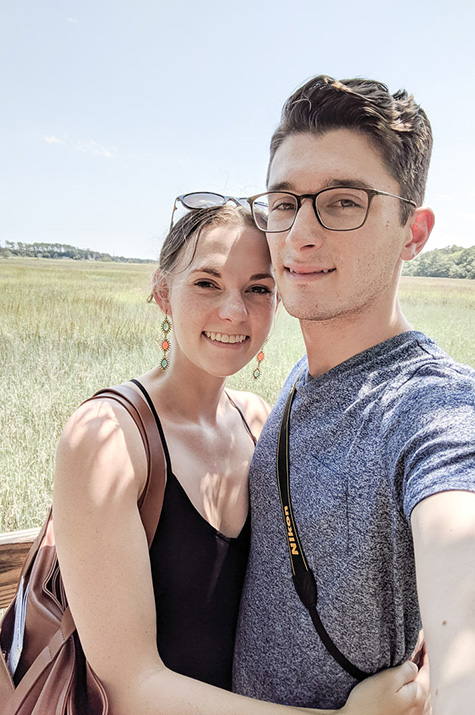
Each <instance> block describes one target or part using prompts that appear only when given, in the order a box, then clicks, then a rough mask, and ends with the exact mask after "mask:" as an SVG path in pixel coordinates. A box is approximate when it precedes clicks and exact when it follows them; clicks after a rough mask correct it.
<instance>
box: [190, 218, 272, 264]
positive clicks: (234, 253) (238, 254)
mask: <svg viewBox="0 0 475 715" xmlns="http://www.w3.org/2000/svg"><path fill="white" fill-rule="evenodd" d="M243 259H247V261H248V262H249V263H250V264H254V263H256V262H258V263H263V264H265V265H269V264H270V255H269V251H268V247H267V241H266V238H265V236H264V234H263V233H262V232H261V231H259V230H258V229H256V228H254V227H251V226H242V225H239V224H237V225H225V226H213V227H211V228H209V229H207V230H204V231H202V232H201V233H200V236H199V239H198V243H197V245H196V250H195V254H194V257H193V260H192V262H191V265H190V268H194V267H195V266H196V264H197V263H202V262H203V261H206V260H209V261H212V262H216V263H221V264H226V263H228V262H230V263H232V262H234V261H236V262H240V261H242V260H243Z"/></svg>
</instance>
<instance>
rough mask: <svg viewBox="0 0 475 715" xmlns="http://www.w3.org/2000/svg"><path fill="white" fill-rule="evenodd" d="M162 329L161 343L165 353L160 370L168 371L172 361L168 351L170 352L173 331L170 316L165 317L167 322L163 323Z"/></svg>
mask: <svg viewBox="0 0 475 715" xmlns="http://www.w3.org/2000/svg"><path fill="white" fill-rule="evenodd" d="M161 328H162V333H163V335H162V340H161V343H160V347H161V349H162V351H163V355H162V359H161V360H160V368H161V369H162V370H166V369H167V367H168V366H169V364H170V359H169V357H168V351H169V350H170V335H169V333H171V329H172V321H171V320H170V318H169V317H168V316H166V317H165V320H164V321H163V322H162V325H161Z"/></svg>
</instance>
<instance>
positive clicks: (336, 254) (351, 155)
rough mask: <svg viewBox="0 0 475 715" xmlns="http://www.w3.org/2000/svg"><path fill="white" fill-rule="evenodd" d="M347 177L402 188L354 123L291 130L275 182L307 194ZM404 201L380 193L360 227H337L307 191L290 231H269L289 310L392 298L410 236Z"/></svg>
mask: <svg viewBox="0 0 475 715" xmlns="http://www.w3.org/2000/svg"><path fill="white" fill-rule="evenodd" d="M340 182H342V183H344V184H346V185H347V186H348V185H350V184H351V183H354V184H355V185H356V186H364V187H368V188H372V189H378V190H380V191H387V192H389V193H392V194H397V195H399V194H400V188H399V185H398V182H397V181H396V180H395V179H394V178H393V177H392V176H391V175H390V174H389V172H388V170H387V169H386V167H385V165H384V162H383V159H382V156H381V154H380V152H379V150H378V149H377V148H376V147H375V146H374V145H373V144H372V143H371V142H370V140H369V139H367V138H366V136H364V135H363V134H361V133H359V132H356V131H353V130H349V129H336V130H333V131H331V132H328V133H327V134H324V135H323V136H316V135H312V134H310V133H301V134H296V135H293V136H289V137H287V138H286V139H285V140H284V141H283V143H282V144H281V145H280V147H279V148H278V150H277V152H276V154H275V156H274V159H273V161H272V165H271V168H270V173H269V186H268V190H269V191H273V190H278V189H282V190H283V189H286V190H288V191H292V192H293V193H296V194H307V193H316V192H317V191H320V190H321V189H324V188H327V187H329V186H335V185H338V184H339V183H340ZM400 208H401V207H400V201H399V200H398V199H395V198H389V197H387V196H375V197H374V198H373V200H372V203H371V206H370V210H369V214H368V217H367V219H366V223H365V224H364V225H363V226H362V227H361V228H358V229H356V230H354V231H348V232H338V231H330V230H328V229H326V228H323V226H321V225H320V223H319V222H318V220H317V217H316V216H315V212H314V209H313V205H312V201H311V199H304V201H303V203H302V206H301V208H300V210H299V212H298V214H297V217H296V219H295V223H294V225H293V226H292V228H291V229H290V231H286V232H285V233H276V234H267V240H268V243H269V248H270V252H271V257H272V263H273V265H274V269H275V274H276V279H277V284H278V288H279V292H280V295H281V297H282V300H283V303H284V305H285V307H286V309H287V310H288V312H289V313H290V314H291V315H293V316H295V317H297V318H299V319H301V320H311V321H321V320H329V319H332V318H337V317H338V318H345V317H348V318H350V319H351V318H352V316H355V314H362V313H363V314H365V313H366V312H367V313H368V315H372V314H374V308H376V312H378V311H379V309H380V308H381V309H382V310H383V311H384V308H385V306H390V305H392V304H393V302H394V296H395V293H396V290H397V282H398V278H399V269H400V265H401V260H400V255H401V251H402V250H403V247H404V245H405V244H406V243H407V241H408V240H410V237H411V228H410V223H411V221H410V220H409V221H408V222H407V224H406V225H405V226H402V225H401V220H400Z"/></svg>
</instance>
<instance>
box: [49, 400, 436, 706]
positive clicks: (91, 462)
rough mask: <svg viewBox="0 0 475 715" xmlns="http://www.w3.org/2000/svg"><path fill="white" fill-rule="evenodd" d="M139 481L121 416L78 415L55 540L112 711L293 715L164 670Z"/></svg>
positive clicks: (110, 412)
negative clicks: (158, 640) (138, 502)
mask: <svg viewBox="0 0 475 715" xmlns="http://www.w3.org/2000/svg"><path fill="white" fill-rule="evenodd" d="M145 475H146V457H145V451H144V448H143V445H142V441H141V438H140V436H139V433H138V430H137V427H136V425H135V423H134V422H133V420H132V418H131V417H130V415H129V414H128V413H127V411H126V410H125V409H124V408H122V407H121V406H120V405H117V404H115V403H112V402H108V401H107V400H104V401H102V402H101V401H98V400H95V401H93V402H89V403H86V404H85V405H83V406H81V407H80V408H79V410H78V411H77V412H76V413H75V414H74V415H73V417H72V418H71V419H70V420H69V422H68V424H67V425H66V428H65V430H64V433H63V435H62V437H61V440H60V443H59V446H58V453H57V462H56V475H55V486H54V498H53V502H54V526H55V537H56V542H57V549H58V556H59V560H60V564H61V571H62V575H63V579H64V583H65V587H66V591H67V595H68V600H69V603H70V606H71V610H72V613H73V615H74V619H75V623H76V625H77V628H78V632H79V634H80V637H81V643H82V645H83V648H84V651H85V653H86V656H87V658H88V661H89V662H90V664H91V666H92V668H93V669H94V671H95V672H96V673H97V675H98V677H99V678H100V680H101V681H102V683H103V684H104V687H105V689H106V692H107V694H108V697H109V701H110V705H111V711H112V712H113V713H114V715H122V714H123V715H130V713H131V712H138V713H140V714H141V715H152V714H153V715H157V714H158V713H166V715H175V714H176V715H184V714H185V713H193V714H194V715H195V714H196V715H200V713H202V714H203V715H226V714H229V715H231V714H232V715H240V714H241V713H242V714H243V715H266V713H269V714H271V713H279V712H282V713H289V712H298V709H297V708H287V707H284V706H280V705H274V704H271V703H264V702H260V701H257V700H251V699H249V698H245V697H243V696H240V695H236V694H233V693H229V692H227V691H224V690H220V689H219V688H215V687H213V686H211V685H207V684H205V683H201V682H199V681H196V680H193V679H191V678H188V677H185V676H183V675H179V674H177V673H174V672H172V671H170V670H169V669H168V668H166V667H165V665H164V664H163V662H162V660H161V659H160V656H159V654H158V651H157V645H156V623H155V602H154V593H153V586H152V577H151V572H150V559H149V554H148V546H147V540H146V537H145V532H144V529H143V526H142V522H141V519H140V514H139V511H138V508H137V499H138V496H139V494H140V492H141V490H142V488H143V486H144V483H145ZM378 677H379V676H378ZM402 679H403V680H404V679H405V680H406V681H407V680H409V678H407V677H405V676H404V677H403V678H402ZM400 680H401V678H399V680H398V681H397V683H396V681H395V680H394V679H393V681H391V686H390V687H391V688H392V693H391V694H389V693H388V699H389V700H390V701H391V703H394V702H396V701H397V703H400V702H401V701H402V699H403V698H402V696H401V694H400V693H399V694H397V695H396V690H397V689H399V687H400V682H399V681H400ZM395 685H397V688H396V687H395ZM360 687H361V686H360ZM366 687H368V686H366ZM355 692H357V691H355ZM370 697H371V699H373V697H372V695H371V696H370ZM358 708H360V709H358ZM310 712H312V711H310ZM313 712H321V711H313ZM413 712H414V713H415V712H422V710H421V711H416V710H414V711H413ZM344 713H345V715H402V714H404V715H409V714H411V715H412V712H411V710H408V709H407V708H406V709H402V708H399V709H394V708H393V709H392V710H387V709H385V710H371V709H370V708H368V707H366V705H365V706H364V709H361V706H360V704H359V702H358V703H356V705H355V707H354V708H353V709H352V706H351V703H349V704H348V708H347V709H346V710H344Z"/></svg>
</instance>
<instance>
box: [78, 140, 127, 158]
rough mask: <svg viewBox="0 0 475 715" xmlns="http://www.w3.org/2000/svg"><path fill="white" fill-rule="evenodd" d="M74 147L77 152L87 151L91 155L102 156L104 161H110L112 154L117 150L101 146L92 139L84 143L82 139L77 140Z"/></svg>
mask: <svg viewBox="0 0 475 715" xmlns="http://www.w3.org/2000/svg"><path fill="white" fill-rule="evenodd" d="M74 147H75V148H76V149H79V151H88V152H92V153H93V154H97V155H98V156H103V157H105V158H106V159H112V157H113V156H114V154H115V153H116V152H117V149H116V148H115V147H109V148H108V147H105V146H101V145H100V144H98V143H97V142H95V141H94V139H89V140H88V141H84V140H82V139H79V140H78V141H76V142H75V143H74Z"/></svg>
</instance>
